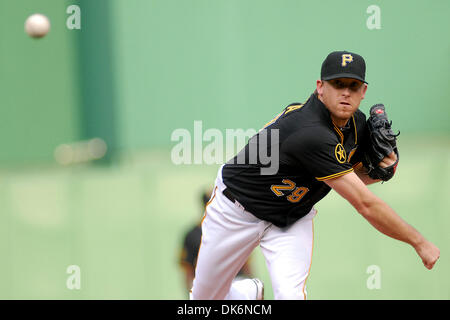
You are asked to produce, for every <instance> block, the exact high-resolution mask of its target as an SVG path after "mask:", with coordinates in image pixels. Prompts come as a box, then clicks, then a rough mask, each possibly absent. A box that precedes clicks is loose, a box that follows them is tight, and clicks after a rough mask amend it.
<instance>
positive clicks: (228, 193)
mask: <svg viewBox="0 0 450 320" xmlns="http://www.w3.org/2000/svg"><path fill="white" fill-rule="evenodd" d="M222 193H223V194H224V196H225V197H227V198H228V200H230V201H231V202H233V203H235V202H236V201H237V202H238V203H239V201H238V200H237V199H236V197H235V196H234V195H233V193H232V192H231V191H230V189H228V188H225V190H223V191H222Z"/></svg>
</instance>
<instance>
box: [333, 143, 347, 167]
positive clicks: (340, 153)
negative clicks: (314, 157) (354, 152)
mask: <svg viewBox="0 0 450 320" xmlns="http://www.w3.org/2000/svg"><path fill="white" fill-rule="evenodd" d="M334 155H335V156H336V160H337V161H338V162H339V163H344V162H345V161H346V160H347V154H346V153H345V149H344V147H343V146H342V144H340V143H338V144H337V145H336V148H335V149H334Z"/></svg>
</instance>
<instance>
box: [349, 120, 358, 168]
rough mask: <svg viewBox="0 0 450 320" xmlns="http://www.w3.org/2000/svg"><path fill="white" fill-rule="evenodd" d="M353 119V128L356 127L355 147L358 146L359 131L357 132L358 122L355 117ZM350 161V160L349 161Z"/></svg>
mask: <svg viewBox="0 0 450 320" xmlns="http://www.w3.org/2000/svg"><path fill="white" fill-rule="evenodd" d="M352 119H353V127H355V145H356V144H358V131H357V130H356V121H355V116H354V115H352ZM349 161H350V159H349Z"/></svg>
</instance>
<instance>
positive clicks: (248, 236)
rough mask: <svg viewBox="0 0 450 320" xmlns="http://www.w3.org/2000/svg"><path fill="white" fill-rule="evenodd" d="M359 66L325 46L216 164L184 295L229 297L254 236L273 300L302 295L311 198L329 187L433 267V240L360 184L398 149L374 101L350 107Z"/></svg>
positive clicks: (385, 168) (388, 173)
mask: <svg viewBox="0 0 450 320" xmlns="http://www.w3.org/2000/svg"><path fill="white" fill-rule="evenodd" d="M365 72H366V64H365V61H364V59H363V58H362V57H361V56H360V55H358V54H356V53H351V52H346V51H337V52H332V53H330V54H329V55H328V56H327V57H326V59H325V60H324V62H323V64H322V68H321V79H320V80H317V82H316V90H315V92H314V93H313V94H312V95H311V96H310V97H309V99H308V100H307V101H306V102H305V103H295V104H291V105H289V106H287V107H286V108H285V109H284V110H283V111H282V112H281V113H280V114H279V115H278V116H277V117H276V118H275V119H273V120H272V121H270V122H269V123H268V124H267V125H266V126H265V127H264V128H263V129H261V130H260V131H259V132H258V134H256V135H255V136H254V137H252V138H251V139H250V140H249V142H248V144H247V145H246V146H245V148H244V149H243V150H241V151H240V152H239V153H238V154H237V155H236V157H234V158H233V159H231V160H230V161H228V162H227V163H226V164H225V165H223V166H222V167H221V168H220V169H219V172H218V175H217V178H216V182H215V188H214V191H213V193H212V196H211V199H210V200H209V202H208V205H207V208H206V212H205V216H204V218H203V222H202V232H203V237H202V243H201V247H200V251H199V255H198V260H197V267H196V277H195V279H194V282H193V288H192V291H191V298H192V299H230V298H231V297H234V296H235V294H234V292H235V290H236V289H235V285H234V283H233V285H232V280H233V278H234V276H235V275H236V273H237V272H238V270H239V269H240V268H241V266H242V265H243V263H244V262H245V260H246V259H247V257H248V256H249V255H250V253H251V252H252V251H253V249H254V248H255V247H256V246H258V245H259V246H260V247H261V251H262V253H263V255H264V257H265V260H266V264H267V267H268V270H269V274H270V277H271V281H272V287H273V290H274V297H275V299H306V290H305V289H306V288H305V286H306V285H305V283H306V280H307V278H308V275H309V271H310V267H311V259H312V251H313V219H314V216H315V215H316V210H315V208H314V205H315V204H316V203H317V202H318V201H320V200H321V199H322V198H323V197H325V196H326V195H327V194H328V193H329V191H330V190H331V189H334V190H335V191H336V192H337V193H338V194H339V195H341V196H342V197H343V198H344V199H346V200H347V201H348V202H349V203H350V204H351V205H352V206H353V207H354V208H355V210H356V211H357V212H359V213H360V214H361V216H362V217H364V218H365V219H366V220H367V221H368V222H369V223H370V224H371V225H373V226H374V227H375V228H376V229H377V230H378V231H380V232H382V233H384V234H386V235H387V236H389V237H391V238H394V239H397V240H400V241H403V242H405V243H407V244H410V245H411V246H412V247H413V248H414V249H415V250H416V252H417V254H418V255H419V257H420V258H421V259H422V262H423V264H424V265H425V267H426V268H428V269H431V268H432V267H433V265H434V264H435V262H436V261H437V259H438V258H439V254H440V252H439V249H438V248H437V247H436V246H435V245H434V244H433V243H431V242H429V241H428V240H426V239H425V238H424V237H423V236H422V235H421V234H420V233H419V232H418V231H417V230H416V229H414V228H413V227H412V226H410V225H409V224H407V223H406V222H405V221H404V220H402V219H401V218H400V216H398V215H397V213H396V212H395V211H394V210H393V209H391V208H390V207H389V206H388V205H387V204H386V203H385V202H384V201H383V200H381V199H380V198H378V197H377V196H376V195H374V194H373V193H372V192H371V191H370V190H369V189H368V188H367V187H366V185H368V184H371V183H375V182H379V181H387V180H389V179H391V178H392V176H393V175H394V174H395V169H396V167H397V164H398V159H399V154H398V150H397V146H396V142H395V141H396V135H395V134H393V132H392V130H391V128H390V122H389V121H388V119H387V116H386V112H385V109H384V106H383V105H375V106H373V107H372V108H371V110H370V117H369V119H368V120H367V121H366V116H365V115H364V114H363V113H362V112H361V111H360V110H358V108H359V105H360V103H361V100H362V99H364V96H365V93H366V90H367V82H366V81H365ZM263 135H264V136H265V137H266V138H265V139H263V138H262V137H263ZM264 152H266V153H264ZM264 154H278V158H276V159H275V160H276V161H278V163H277V168H278V170H277V172H276V173H274V174H266V173H263V171H262V169H263V168H267V167H268V166H269V165H272V164H268V163H267V161H266V158H264V157H262V155H264ZM240 289H242V288H240ZM248 290H252V288H251V287H250V286H249V288H248Z"/></svg>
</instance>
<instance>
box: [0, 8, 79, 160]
mask: <svg viewBox="0 0 450 320" xmlns="http://www.w3.org/2000/svg"><path fill="white" fill-rule="evenodd" d="M68 3H69V1H53V0H45V1H44V0H39V1H30V0H5V1H1V2H0V39H1V41H0V88H1V91H0V92H1V96H0V103H1V108H0V146H1V148H2V152H0V165H3V166H16V165H19V164H29V163H36V162H38V163H49V162H50V163H51V162H53V161H54V160H53V152H54V149H55V147H56V146H58V145H59V144H61V143H65V142H71V141H76V140H78V139H79V135H80V127H79V126H80V112H79V104H80V90H79V86H78V81H79V73H78V68H77V61H78V59H77V56H78V55H77V46H76V40H75V34H74V33H71V32H70V31H69V30H67V29H66V28H65V24H66V17H67V15H66V7H67V5H68ZM36 12H40V13H43V14H46V15H47V16H48V17H49V19H50V21H51V25H52V27H51V31H50V33H49V34H48V36H46V37H45V38H43V39H39V40H36V39H32V38H30V37H28V36H27V35H26V34H25V32H24V22H25V19H26V18H27V17H28V16H29V15H31V14H33V13H36Z"/></svg>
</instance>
